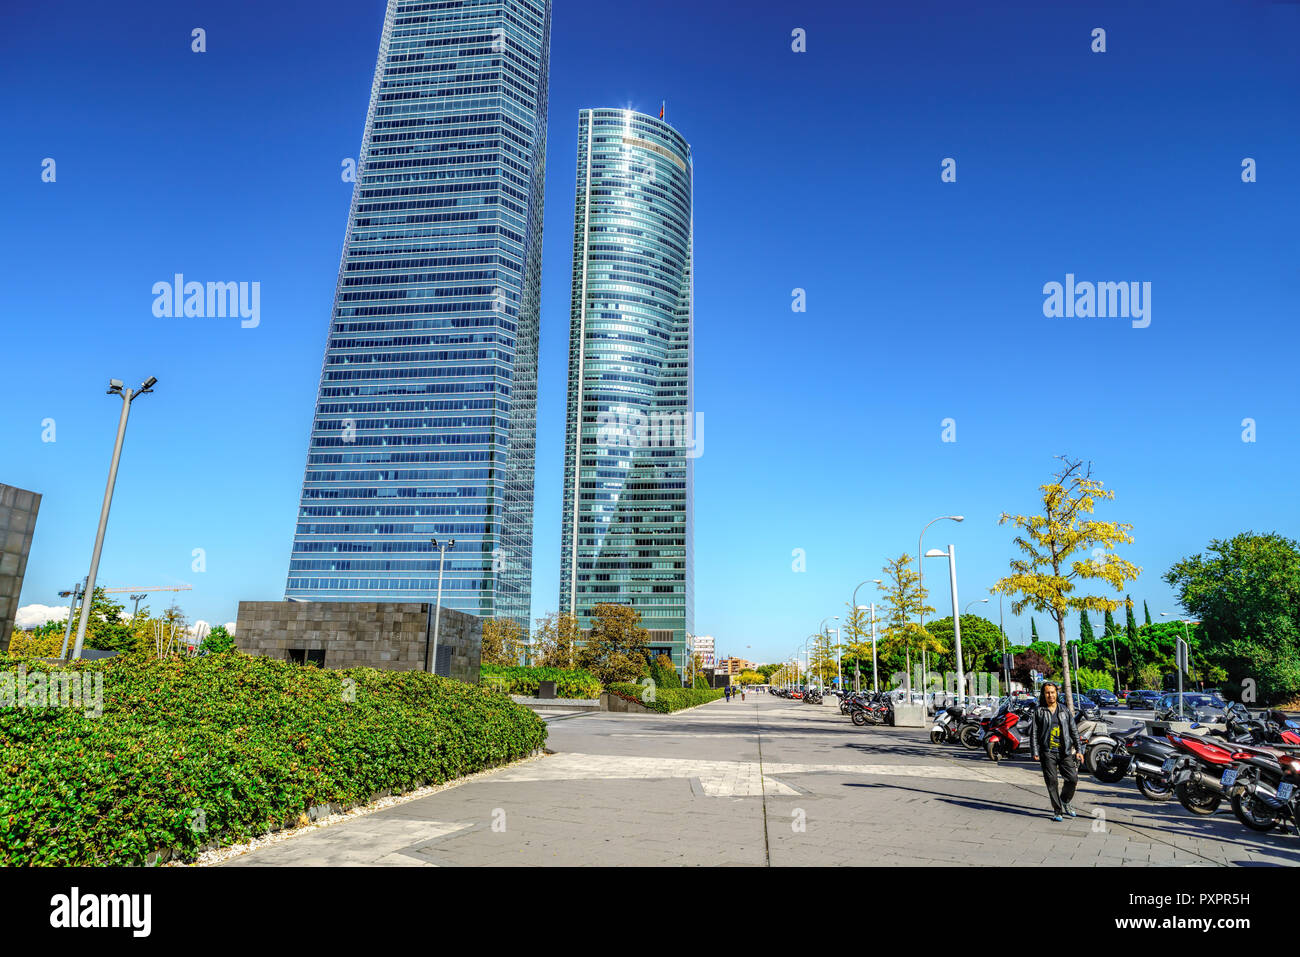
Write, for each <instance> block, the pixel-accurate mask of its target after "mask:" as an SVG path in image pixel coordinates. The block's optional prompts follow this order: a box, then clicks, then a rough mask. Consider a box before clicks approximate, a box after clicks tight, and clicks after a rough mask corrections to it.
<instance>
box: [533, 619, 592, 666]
mask: <svg viewBox="0 0 1300 957" xmlns="http://www.w3.org/2000/svg"><path fill="white" fill-rule="evenodd" d="M580 640H581V636H580V635H579V634H578V621H577V619H576V618H574V617H573V616H572V615H570V614H568V613H567V612H554V611H552V612H548V613H547V614H545V615H543V616H542V617H541V618H538V619H537V625H536V629H535V630H534V631H533V645H532V661H531V662H530V664H533V665H536V666H538V667H542V668H572V667H573V663H574V657H575V653H576V652H577V645H578V642H579V641H580Z"/></svg>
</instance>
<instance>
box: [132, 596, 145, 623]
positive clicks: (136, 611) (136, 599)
mask: <svg viewBox="0 0 1300 957" xmlns="http://www.w3.org/2000/svg"><path fill="white" fill-rule="evenodd" d="M148 597H149V596H148V595H132V596H131V600H132V601H133V602H135V607H134V608H132V609H131V619H132V621H134V620H135V617H136V616H137V615H139V614H140V602H142V601H144V600H145V599H146V598H148Z"/></svg>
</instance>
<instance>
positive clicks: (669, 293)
mask: <svg viewBox="0 0 1300 957" xmlns="http://www.w3.org/2000/svg"><path fill="white" fill-rule="evenodd" d="M692 184H693V168H692V163H691V148H690V145H689V144H688V143H687V142H686V140H685V139H683V138H682V136H681V134H680V133H678V132H677V131H676V130H675V129H673V128H672V127H671V126H669V125H668V124H667V123H665V122H664V121H663V120H661V119H656V118H655V117H652V116H647V115H645V114H643V113H637V112H635V111H632V110H583V111H581V113H580V114H579V116H578V187H577V203H576V207H575V212H574V243H573V294H572V308H571V320H570V332H569V401H568V416H567V421H566V438H565V458H564V518H563V522H562V527H561V532H562V546H561V551H562V556H561V569H560V574H561V593H560V608H561V609H563V610H565V611H568V612H570V613H572V614H574V615H575V616H576V617H577V618H578V620H579V625H580V627H582V628H587V627H589V626H590V613H591V608H592V606H593V605H595V604H597V603H599V602H614V603H618V604H625V605H631V606H632V607H633V608H634V609H636V610H637V611H638V612H639V613H640V614H641V623H642V625H644V626H645V627H646V628H648V629H649V630H650V637H651V646H652V647H653V648H654V649H656V650H658V651H661V652H664V653H667V654H671V656H672V657H673V660H674V661H676V662H677V663H678V665H679V667H680V666H681V665H682V663H683V661H684V655H685V648H686V643H687V637H688V635H689V634H690V632H691V631H692V629H693V627H694V609H693V554H692V517H691V477H692V470H693V463H694V458H695V456H696V455H697V454H698V449H699V439H700V438H701V437H702V436H701V434H700V433H699V432H698V430H697V428H696V424H695V416H694V415H693V410H692V406H691V402H692V395H691V324H692V313H693V308H692V264H691V241H692V225H691V223H692V220H691V203H692V188H693V187H692Z"/></svg>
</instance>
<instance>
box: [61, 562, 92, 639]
mask: <svg viewBox="0 0 1300 957" xmlns="http://www.w3.org/2000/svg"><path fill="white" fill-rule="evenodd" d="M85 594H86V581H85V579H84V578H83V579H82V580H81V581H79V582H77V583H76V584H75V585H73V586H72V591H61V592H59V597H60V598H67V597H69V596H71V598H72V601H70V602H69V603H68V627H67V628H65V629H64V630H63V647H62V648H61V649H60V650H59V658H60V659H66V658H67V657H68V643H69V642H70V640H71V639H72V622H73V620H74V619H75V618H76V617H77V602H78V601H80V600H81V598H82V596H83V595H85Z"/></svg>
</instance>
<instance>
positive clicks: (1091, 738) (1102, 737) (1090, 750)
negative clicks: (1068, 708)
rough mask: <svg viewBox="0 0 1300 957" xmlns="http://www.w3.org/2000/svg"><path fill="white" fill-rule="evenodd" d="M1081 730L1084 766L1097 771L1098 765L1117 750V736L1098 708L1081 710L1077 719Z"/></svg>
mask: <svg viewBox="0 0 1300 957" xmlns="http://www.w3.org/2000/svg"><path fill="white" fill-rule="evenodd" d="M1075 727H1076V728H1077V729H1078V731H1079V750H1080V751H1082V752H1083V767H1084V769H1085V770H1086V771H1090V772H1093V771H1096V770H1097V768H1098V767H1100V766H1101V765H1102V764H1105V763H1106V762H1107V761H1109V760H1110V756H1111V754H1113V753H1114V751H1115V744H1116V741H1115V738H1114V736H1112V735H1111V733H1110V725H1108V724H1107V723H1106V721H1105V719H1104V718H1102V716H1101V712H1100V711H1099V710H1097V709H1096V708H1094V709H1092V710H1090V711H1081V712H1080V713H1079V714H1078V715H1077V717H1076V721H1075Z"/></svg>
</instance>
